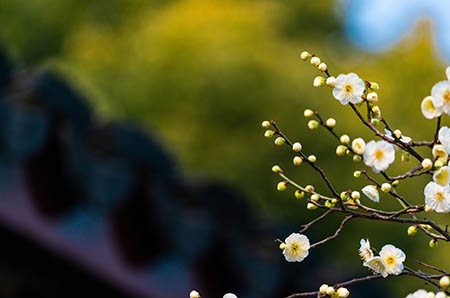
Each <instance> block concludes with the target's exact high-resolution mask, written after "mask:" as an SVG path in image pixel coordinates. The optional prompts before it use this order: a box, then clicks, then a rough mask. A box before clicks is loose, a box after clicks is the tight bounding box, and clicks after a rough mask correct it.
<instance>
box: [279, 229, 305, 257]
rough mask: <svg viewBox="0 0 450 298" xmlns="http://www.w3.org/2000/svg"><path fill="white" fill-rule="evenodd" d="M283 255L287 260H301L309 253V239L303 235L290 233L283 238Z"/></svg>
mask: <svg viewBox="0 0 450 298" xmlns="http://www.w3.org/2000/svg"><path fill="white" fill-rule="evenodd" d="M285 244H286V247H285V248H284V249H283V255H284V258H285V259H286V261H288V262H301V261H303V260H304V259H305V258H306V257H307V256H308V254H309V251H308V250H309V239H308V237H306V236H305V235H302V234H298V233H292V234H291V235H289V237H287V238H286V240H285Z"/></svg>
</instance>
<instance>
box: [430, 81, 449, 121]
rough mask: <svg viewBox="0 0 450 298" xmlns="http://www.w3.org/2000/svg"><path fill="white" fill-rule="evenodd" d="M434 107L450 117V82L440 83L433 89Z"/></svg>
mask: <svg viewBox="0 0 450 298" xmlns="http://www.w3.org/2000/svg"><path fill="white" fill-rule="evenodd" d="M431 96H432V97H433V105H434V106H435V107H436V108H442V110H443V111H444V112H445V113H447V114H449V115H450V81H440V82H438V83H436V85H434V86H433V88H432V89H431Z"/></svg>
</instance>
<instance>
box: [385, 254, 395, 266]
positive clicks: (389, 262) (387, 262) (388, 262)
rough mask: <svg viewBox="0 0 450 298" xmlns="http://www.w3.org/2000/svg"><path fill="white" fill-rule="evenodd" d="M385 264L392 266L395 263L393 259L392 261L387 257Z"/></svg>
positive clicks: (391, 258) (392, 258)
mask: <svg viewBox="0 0 450 298" xmlns="http://www.w3.org/2000/svg"><path fill="white" fill-rule="evenodd" d="M385 261H386V264H387V265H392V264H394V263H395V259H394V257H392V256H391V257H388V258H386V260H385Z"/></svg>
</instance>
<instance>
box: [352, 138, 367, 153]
mask: <svg viewBox="0 0 450 298" xmlns="http://www.w3.org/2000/svg"><path fill="white" fill-rule="evenodd" d="M352 149H353V152H355V153H356V154H359V155H362V154H363V153H364V151H366V142H364V140H363V139H362V138H356V139H354V140H353V142H352Z"/></svg>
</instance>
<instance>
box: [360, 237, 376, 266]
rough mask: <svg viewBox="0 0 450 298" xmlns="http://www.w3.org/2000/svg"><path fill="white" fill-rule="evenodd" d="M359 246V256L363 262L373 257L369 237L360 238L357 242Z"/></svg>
mask: <svg viewBox="0 0 450 298" xmlns="http://www.w3.org/2000/svg"><path fill="white" fill-rule="evenodd" d="M359 243H360V244H361V247H360V248H359V256H360V257H361V258H362V259H363V261H364V262H367V261H368V260H370V259H372V258H373V251H372V249H371V248H370V242H369V239H366V240H365V239H361V241H360V242H359Z"/></svg>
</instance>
